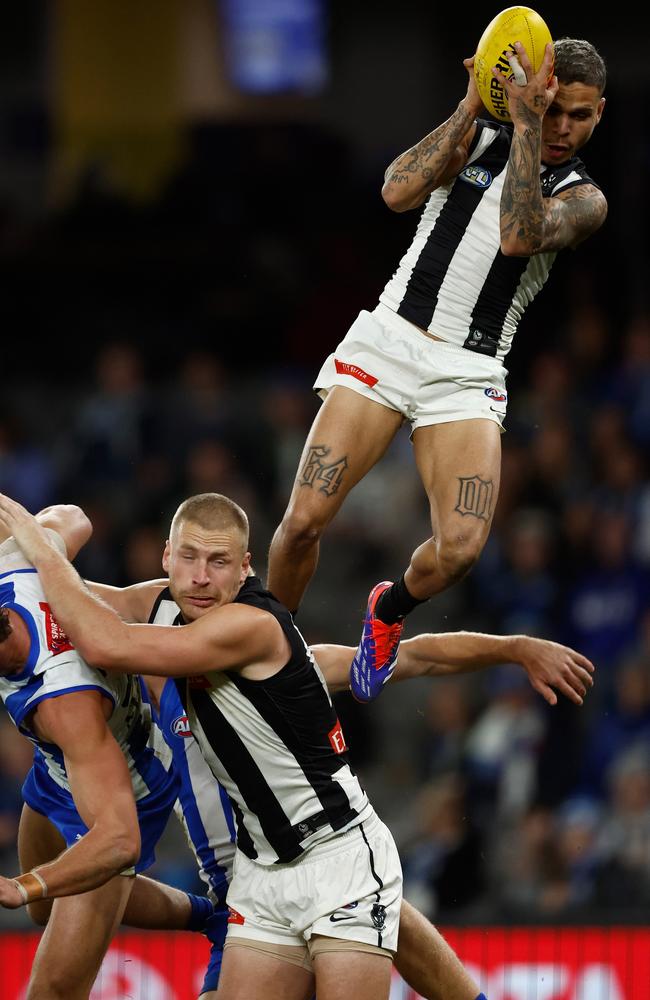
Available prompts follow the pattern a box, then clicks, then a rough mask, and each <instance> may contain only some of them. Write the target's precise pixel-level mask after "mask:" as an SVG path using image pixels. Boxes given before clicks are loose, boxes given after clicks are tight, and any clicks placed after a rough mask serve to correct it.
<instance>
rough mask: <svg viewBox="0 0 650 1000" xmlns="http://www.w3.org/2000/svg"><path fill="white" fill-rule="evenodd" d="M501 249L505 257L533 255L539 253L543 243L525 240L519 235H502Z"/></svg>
mask: <svg viewBox="0 0 650 1000" xmlns="http://www.w3.org/2000/svg"><path fill="white" fill-rule="evenodd" d="M499 249H500V250H501V253H502V254H503V256H504V257H532V256H533V254H536V253H539V251H540V249H541V244H539V243H536V242H534V241H532V240H528V241H523V240H520V239H518V238H517V237H513V236H512V235H509V236H505V237H504V236H502V237H501V243H500V247H499Z"/></svg>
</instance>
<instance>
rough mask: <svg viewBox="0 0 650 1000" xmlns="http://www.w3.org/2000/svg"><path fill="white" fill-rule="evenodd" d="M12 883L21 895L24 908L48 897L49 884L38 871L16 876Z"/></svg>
mask: <svg viewBox="0 0 650 1000" xmlns="http://www.w3.org/2000/svg"><path fill="white" fill-rule="evenodd" d="M12 881H13V883H14V885H15V886H16V888H17V889H18V892H19V893H20V896H21V898H22V905H23V906H27V904H28V903H33V902H35V901H36V900H38V899H45V898H46V897H47V891H48V890H47V883H46V881H45V879H44V878H43V876H42V875H40V874H39V873H38V872H37V871H31V872H25V874H24V875H16V877H15V878H14V879H12Z"/></svg>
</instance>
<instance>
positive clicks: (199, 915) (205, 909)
mask: <svg viewBox="0 0 650 1000" xmlns="http://www.w3.org/2000/svg"><path fill="white" fill-rule="evenodd" d="M187 898H188V899H189V901H190V904H191V906H192V913H191V915H190V919H189V922H188V924H187V929H188V931H202V930H204V928H205V924H206V921H207V920H208V918H209V917H211V916H212V914H213V913H214V906H213V905H212V901H211V900H210V899H208V897H207V896H195V895H194V893H193V892H188V893H187Z"/></svg>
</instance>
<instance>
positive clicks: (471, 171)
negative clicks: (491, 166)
mask: <svg viewBox="0 0 650 1000" xmlns="http://www.w3.org/2000/svg"><path fill="white" fill-rule="evenodd" d="M458 176H459V177H460V179H461V181H466V183H467V184H472V185H473V186H474V187H477V188H489V186H490V184H491V183H492V174H491V173H490V171H489V170H486V169H485V167H475V166H473V165H472V164H470V166H469V167H465V169H464V170H462V171H461V172H460V174H459V175H458Z"/></svg>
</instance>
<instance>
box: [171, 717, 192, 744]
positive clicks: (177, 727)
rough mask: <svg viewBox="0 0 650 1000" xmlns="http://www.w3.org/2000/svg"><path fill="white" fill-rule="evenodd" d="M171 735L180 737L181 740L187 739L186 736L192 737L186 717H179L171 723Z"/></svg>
mask: <svg viewBox="0 0 650 1000" xmlns="http://www.w3.org/2000/svg"><path fill="white" fill-rule="evenodd" d="M172 733H173V734H174V736H182V737H183V739H187V737H188V736H191V735H192V730H191V729H190V724H189V722H188V719H187V716H186V715H179V717H178V718H177V719H174V721H173V722H172Z"/></svg>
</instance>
